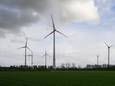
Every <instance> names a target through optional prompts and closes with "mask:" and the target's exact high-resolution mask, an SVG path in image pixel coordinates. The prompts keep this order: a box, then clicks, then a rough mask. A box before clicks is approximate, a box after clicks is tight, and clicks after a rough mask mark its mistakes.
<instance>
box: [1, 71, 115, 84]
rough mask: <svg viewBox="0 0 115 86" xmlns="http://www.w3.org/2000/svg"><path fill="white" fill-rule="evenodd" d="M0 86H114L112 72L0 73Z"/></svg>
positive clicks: (114, 77) (114, 81) (114, 79)
mask: <svg viewBox="0 0 115 86" xmlns="http://www.w3.org/2000/svg"><path fill="white" fill-rule="evenodd" d="M0 86H115V72H113V71H74V72H72V71H62V72H61V71H60V72H58V71H48V72H38V71H32V72H27V71H26V72H19V71H12V72H11V71H7V72H6V71H5V72H3V71H2V72H0Z"/></svg>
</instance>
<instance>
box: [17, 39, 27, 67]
mask: <svg viewBox="0 0 115 86" xmlns="http://www.w3.org/2000/svg"><path fill="white" fill-rule="evenodd" d="M21 48H24V49H25V67H26V66H27V62H26V60H27V49H29V47H28V38H26V42H25V45H24V46H23V47H20V48H19V49H21Z"/></svg>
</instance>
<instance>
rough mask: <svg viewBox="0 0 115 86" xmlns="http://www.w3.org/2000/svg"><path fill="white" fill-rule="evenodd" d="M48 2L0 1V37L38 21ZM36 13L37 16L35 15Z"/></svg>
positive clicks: (29, 0) (36, 0)
mask: <svg viewBox="0 0 115 86" xmlns="http://www.w3.org/2000/svg"><path fill="white" fill-rule="evenodd" d="M48 1H49V0H0V35H4V33H5V32H11V33H12V32H13V33H15V32H19V31H20V28H21V27H22V26H26V25H29V24H31V23H34V22H36V21H38V20H39V14H42V13H44V12H46V8H47V7H48V5H49V4H48V3H49V2H48ZM37 13H38V15H37Z"/></svg>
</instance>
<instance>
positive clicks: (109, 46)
mask: <svg viewBox="0 0 115 86" xmlns="http://www.w3.org/2000/svg"><path fill="white" fill-rule="evenodd" d="M105 45H106V46H107V48H108V68H109V66H110V48H111V47H112V45H108V44H107V43H106V42H105Z"/></svg>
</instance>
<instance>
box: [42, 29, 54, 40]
mask: <svg viewBox="0 0 115 86" xmlns="http://www.w3.org/2000/svg"><path fill="white" fill-rule="evenodd" d="M52 33H54V31H52V32H51V33H49V34H48V35H47V36H45V37H44V39H45V38H47V37H48V36H49V35H51V34H52Z"/></svg>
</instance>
